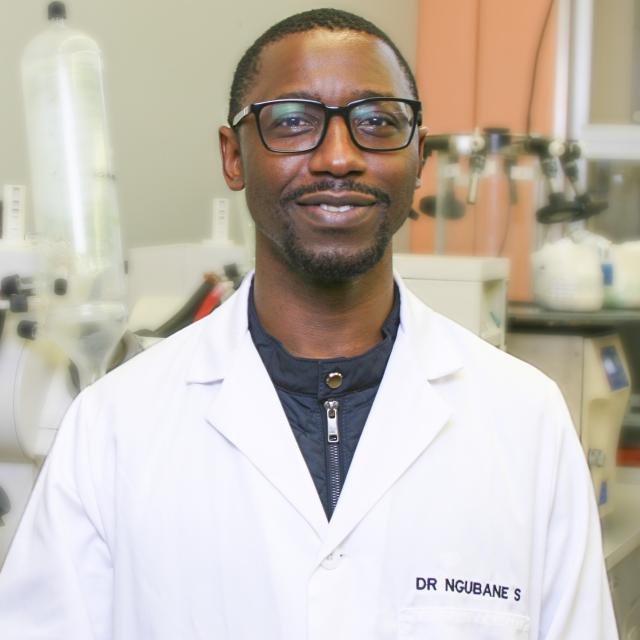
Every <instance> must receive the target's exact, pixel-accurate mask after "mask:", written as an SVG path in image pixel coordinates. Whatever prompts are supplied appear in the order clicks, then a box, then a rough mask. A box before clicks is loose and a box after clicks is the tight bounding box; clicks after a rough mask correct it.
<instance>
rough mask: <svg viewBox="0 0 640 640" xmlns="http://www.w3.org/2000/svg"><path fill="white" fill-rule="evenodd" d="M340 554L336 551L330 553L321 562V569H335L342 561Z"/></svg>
mask: <svg viewBox="0 0 640 640" xmlns="http://www.w3.org/2000/svg"><path fill="white" fill-rule="evenodd" d="M342 555H343V554H342V552H340V551H338V550H337V549H336V550H335V551H332V552H331V553H330V554H329V555H328V556H327V557H326V558H325V559H324V560H323V561H322V563H321V564H322V567H323V568H324V569H329V570H331V569H335V568H336V567H337V566H338V565H339V564H340V560H342Z"/></svg>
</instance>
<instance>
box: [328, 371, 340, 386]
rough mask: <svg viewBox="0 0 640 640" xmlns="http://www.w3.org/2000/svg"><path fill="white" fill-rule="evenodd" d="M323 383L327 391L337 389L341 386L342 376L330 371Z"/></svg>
mask: <svg viewBox="0 0 640 640" xmlns="http://www.w3.org/2000/svg"><path fill="white" fill-rule="evenodd" d="M324 383H325V384H326V385H327V387H329V389H337V388H338V387H340V386H341V385H342V374H341V373H340V372H339V371H332V372H331V373H330V374H328V375H327V377H326V378H325V379H324Z"/></svg>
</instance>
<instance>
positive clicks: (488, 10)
mask: <svg viewBox="0 0 640 640" xmlns="http://www.w3.org/2000/svg"><path fill="white" fill-rule="evenodd" d="M547 7H548V0H526V1H522V0H518V1H515V0H420V2H419V4H418V48H417V67H416V76H417V80H418V86H419V89H420V93H421V98H422V101H423V104H424V122H425V124H426V125H427V126H428V127H429V129H430V131H431V133H450V132H469V131H472V130H473V129H474V128H475V127H480V128H484V127H490V126H501V127H508V128H510V129H511V130H512V131H513V132H517V133H522V132H524V130H525V125H526V112H527V104H528V98H529V88H530V82H531V75H532V70H533V61H534V56H535V50H536V45H537V42H538V37H539V34H540V30H541V28H542V23H543V20H544V16H545V14H546V11H547ZM554 18H555V15H552V16H551V20H550V24H549V26H548V28H547V32H546V35H545V40H544V45H543V48H542V52H541V58H540V62H539V69H538V79H537V85H536V99H535V101H534V107H533V117H532V130H533V131H537V132H539V133H543V134H550V133H551V132H552V129H553V84H554V79H555V76H554V67H555V63H554V59H555V39H556V30H555V19H554ZM476 51H478V55H477V56H476ZM434 193H435V162H434V161H429V162H428V163H427V166H426V168H425V172H424V174H423V186H422V187H421V189H420V190H419V191H418V192H417V194H416V201H415V204H416V207H417V204H418V202H419V200H420V198H421V197H423V196H425V195H429V194H434ZM462 197H464V194H462ZM490 200H491V199H490V198H488V197H486V194H485V193H483V192H482V191H481V192H480V195H479V198H478V203H477V204H476V205H475V206H473V207H471V206H468V207H467V212H466V215H465V217H464V218H462V219H461V220H458V221H455V222H449V223H448V228H447V248H446V252H447V253H454V254H476V255H495V254H497V253H499V248H500V246H501V245H503V244H504V250H503V252H502V255H505V256H508V257H510V258H511V260H512V275H511V282H510V291H509V295H510V298H511V299H516V300H527V299H530V297H531V290H530V267H529V254H530V251H531V247H532V245H533V238H534V233H535V219H534V207H533V185H532V184H530V183H526V182H522V183H519V188H518V204H517V205H516V206H514V207H512V209H511V211H510V212H509V208H508V203H507V199H506V197H505V196H504V195H500V196H499V202H498V204H497V206H496V205H495V204H491V202H490ZM507 222H509V224H508V226H507ZM411 224H412V227H411V250H412V251H414V252H432V251H433V250H434V221H433V220H432V219H429V218H427V217H425V216H421V218H420V220H418V221H415V222H412V223H411ZM507 229H508V234H507V235H506V238H505V231H506V230H507ZM503 240H504V243H503Z"/></svg>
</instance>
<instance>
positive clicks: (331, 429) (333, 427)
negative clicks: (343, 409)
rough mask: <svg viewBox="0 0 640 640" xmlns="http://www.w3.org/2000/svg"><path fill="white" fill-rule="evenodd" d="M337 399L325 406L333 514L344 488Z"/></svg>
mask: <svg viewBox="0 0 640 640" xmlns="http://www.w3.org/2000/svg"><path fill="white" fill-rule="evenodd" d="M339 406H340V403H339V402H338V401H337V400H327V401H326V402H325V403H324V408H325V410H326V412H327V442H328V445H327V447H328V454H329V455H328V458H329V473H328V480H329V504H330V506H331V513H332V514H333V512H334V510H335V508H336V505H337V504H338V498H339V497H340V491H341V489H342V478H341V474H340V429H339V427H338V407H339Z"/></svg>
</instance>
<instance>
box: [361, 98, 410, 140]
mask: <svg viewBox="0 0 640 640" xmlns="http://www.w3.org/2000/svg"><path fill="white" fill-rule="evenodd" d="M351 123H352V126H353V128H354V130H355V131H357V132H358V133H359V134H361V135H363V136H376V137H387V136H395V135H397V134H398V133H400V132H404V131H406V130H407V129H408V128H411V121H410V119H409V118H408V117H407V114H406V113H405V112H404V111H403V110H402V109H401V108H398V105H397V104H396V103H393V102H387V103H378V104H366V105H362V107H360V108H358V109H354V111H353V113H352V114H351Z"/></svg>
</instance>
